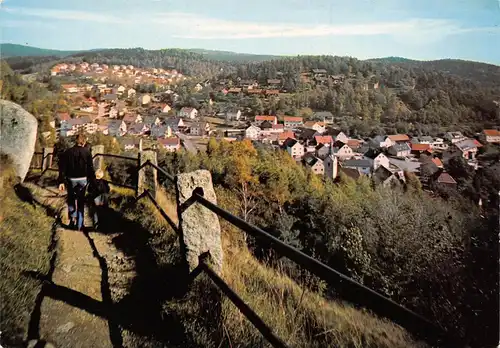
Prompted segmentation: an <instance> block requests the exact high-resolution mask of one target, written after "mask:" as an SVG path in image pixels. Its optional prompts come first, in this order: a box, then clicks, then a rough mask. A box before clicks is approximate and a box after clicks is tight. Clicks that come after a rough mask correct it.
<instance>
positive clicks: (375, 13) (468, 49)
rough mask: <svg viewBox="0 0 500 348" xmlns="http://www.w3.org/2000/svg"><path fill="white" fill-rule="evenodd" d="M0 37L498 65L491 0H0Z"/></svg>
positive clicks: (499, 10) (498, 20)
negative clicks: (463, 61) (477, 62)
mask: <svg viewBox="0 0 500 348" xmlns="http://www.w3.org/2000/svg"><path fill="white" fill-rule="evenodd" d="M0 40H1V41H2V42H5V43H16V44H23V45H30V46H36V47H41V48H51V49H62V50H83V49H94V48H130V47H143V48H146V49H160V48H204V49H214V50H227V51H234V52H241V53H255V54H275V55H297V54H312V55H318V54H331V55H340V56H352V57H356V58H359V59H368V58H376V57H387V56H399V57H405V58H412V59H420V60H431V59H443V58H458V59H467V60H475V61H481V62H489V63H493V64H497V65H500V0H240V1H237V0H236V1H235V0H188V1H179V0H85V1H68V0H43V1H41V0H0Z"/></svg>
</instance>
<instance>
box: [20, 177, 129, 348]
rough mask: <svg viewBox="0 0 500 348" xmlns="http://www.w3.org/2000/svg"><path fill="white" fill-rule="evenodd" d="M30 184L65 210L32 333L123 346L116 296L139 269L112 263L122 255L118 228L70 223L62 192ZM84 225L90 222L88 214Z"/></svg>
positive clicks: (78, 343) (55, 340)
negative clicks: (80, 227) (78, 227)
mask: <svg viewBox="0 0 500 348" xmlns="http://www.w3.org/2000/svg"><path fill="white" fill-rule="evenodd" d="M30 188H31V190H32V192H33V196H34V197H35V199H36V200H37V201H39V202H40V203H41V204H42V205H44V206H49V207H50V208H52V209H54V210H59V211H60V212H61V217H62V224H60V225H61V227H58V228H57V229H56V230H55V233H54V241H55V259H54V262H53V268H52V272H51V274H50V275H49V277H50V279H45V282H44V285H43V288H42V293H41V302H40V304H39V309H38V310H35V312H34V314H33V315H32V318H31V319H32V320H31V324H30V335H31V337H28V339H40V340H44V341H47V342H50V343H52V344H54V345H55V346H56V347H68V348H70V347H82V348H83V347H102V348H108V347H122V346H123V342H122V335H121V329H120V326H119V325H118V324H117V322H118V321H119V320H120V318H119V317H118V316H117V315H116V314H115V313H114V311H113V305H114V301H113V299H115V300H116V299H119V297H120V294H123V293H126V287H127V284H128V283H129V281H130V280H131V279H132V278H133V277H134V276H135V272H134V271H133V269H134V268H133V267H130V262H127V263H126V265H124V267H121V269H120V268H119V267H111V268H112V269H111V270H110V267H108V260H120V259H124V256H123V254H122V253H121V252H120V251H118V250H117V249H116V248H115V246H114V245H113V243H112V238H114V237H115V236H116V234H100V233H95V232H84V233H82V232H78V231H74V230H69V229H66V228H65V223H67V216H66V215H67V211H66V209H65V208H64V198H58V197H56V193H57V191H56V189H55V188H47V189H42V188H40V187H38V186H35V185H31V187H30ZM48 197H49V198H48ZM61 208H62V210H61ZM85 226H92V223H91V220H90V218H89V216H88V215H87V216H86V217H85ZM110 279H111V280H110ZM110 282H111V284H110ZM111 289H113V293H112V290H111ZM121 289H124V291H121Z"/></svg>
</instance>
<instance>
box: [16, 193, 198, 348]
mask: <svg viewBox="0 0 500 348" xmlns="http://www.w3.org/2000/svg"><path fill="white" fill-rule="evenodd" d="M28 191H29V190H28ZM29 194H31V192H29ZM19 195H21V196H22V197H24V199H26V200H27V201H29V202H32V201H31V199H33V202H36V200H35V199H34V198H33V196H32V195H31V196H30V195H28V192H26V191H23V192H21V191H20V193H19ZM34 204H37V205H41V204H40V203H38V202H37V203H34ZM42 206H43V205H42ZM43 207H44V208H45V209H46V211H47V214H48V215H51V216H56V221H55V222H54V225H53V231H52V243H51V246H50V247H49V252H51V253H52V252H53V257H52V259H51V267H50V271H49V273H48V274H46V275H44V274H40V273H38V272H32V271H29V272H25V273H24V275H25V276H28V277H31V278H34V279H37V280H39V281H41V282H42V290H41V291H40V293H39V296H38V297H37V299H36V304H35V308H34V310H33V312H32V314H31V318H30V323H29V330H28V340H29V339H38V338H39V334H40V317H41V313H40V311H41V304H42V301H43V299H44V297H45V296H48V297H50V298H53V299H55V300H59V301H63V302H65V303H66V304H69V305H71V306H73V307H76V308H79V309H82V310H84V311H86V312H88V313H91V314H93V315H96V316H99V317H101V318H104V319H105V320H107V321H108V326H109V330H110V332H109V336H110V338H111V342H112V344H113V346H114V347H122V346H123V339H122V330H124V329H126V330H129V331H130V332H132V333H134V334H136V335H138V336H140V337H143V338H151V339H153V340H155V341H159V342H162V344H164V345H166V346H169V347H200V345H198V344H196V343H195V341H194V339H193V337H192V336H191V335H190V334H188V333H187V330H186V329H185V327H184V325H183V323H182V318H178V317H176V315H175V313H166V312H165V311H164V310H163V305H164V303H165V301H168V300H172V299H176V298H177V299H179V298H182V297H184V296H185V295H186V294H187V291H188V289H189V284H190V283H191V282H192V280H193V279H192V277H191V276H186V274H185V273H184V272H183V267H181V266H180V265H179V264H178V263H177V261H174V262H173V263H171V264H167V265H162V266H159V265H158V264H157V261H156V257H155V254H154V253H153V250H152V248H151V246H150V245H149V242H150V238H151V234H150V232H149V231H147V230H146V229H144V227H143V226H142V225H141V224H139V223H137V222H135V221H132V220H129V219H127V218H125V217H124V216H123V215H122V214H121V213H119V212H117V211H114V210H112V209H110V208H108V209H106V210H105V211H104V212H103V215H102V218H101V220H100V221H101V230H100V231H99V232H98V233H102V234H113V235H116V236H115V237H113V238H112V243H113V245H114V246H115V247H116V248H117V249H118V250H120V251H122V252H123V254H124V255H125V256H126V258H127V259H129V260H133V263H134V265H135V267H134V271H135V273H136V275H135V277H134V278H133V280H132V282H131V284H130V285H129V287H128V292H127V294H126V295H125V297H124V298H122V299H121V300H120V301H119V302H117V303H113V300H112V295H111V288H110V279H109V278H110V272H112V270H111V269H110V265H108V261H107V260H106V258H105V257H103V256H101V255H100V254H99V252H98V249H97V247H96V245H95V242H94V240H93V239H92V237H91V236H90V235H89V233H88V232H84V234H85V236H86V238H87V240H88V242H89V244H90V246H91V248H92V251H93V256H94V257H96V258H97V260H98V262H99V265H100V268H101V294H102V299H103V300H102V302H101V301H97V300H95V299H93V298H91V297H89V296H87V295H84V294H82V293H80V292H77V291H75V290H72V289H70V288H67V287H64V286H60V285H57V284H54V283H53V282H52V274H53V272H54V269H55V267H56V264H55V263H56V252H55V243H56V231H57V228H58V227H63V228H64V227H65V226H64V225H63V224H62V223H61V220H60V212H57V211H55V210H53V209H52V208H51V207H47V206H43ZM75 233H81V232H76V231H75ZM173 259H176V258H173ZM111 268H112V267H111Z"/></svg>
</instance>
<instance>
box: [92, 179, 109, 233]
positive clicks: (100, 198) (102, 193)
mask: <svg viewBox="0 0 500 348" xmlns="http://www.w3.org/2000/svg"><path fill="white" fill-rule="evenodd" d="M103 176H104V173H103V171H102V170H100V169H99V170H96V172H95V178H96V180H95V182H94V184H93V185H91V186H89V195H90V199H91V200H92V201H91V204H92V214H91V216H92V218H93V220H94V228H95V229H96V230H98V229H99V215H101V213H102V210H103V208H105V207H106V206H107V205H108V194H109V184H108V182H107V181H106V180H104V179H103Z"/></svg>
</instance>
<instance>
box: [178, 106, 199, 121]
mask: <svg viewBox="0 0 500 348" xmlns="http://www.w3.org/2000/svg"><path fill="white" fill-rule="evenodd" d="M179 116H180V117H185V118H189V119H191V120H193V119H195V118H196V117H198V110H196V109H195V108H189V107H183V108H182V109H181V110H180V111H179Z"/></svg>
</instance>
